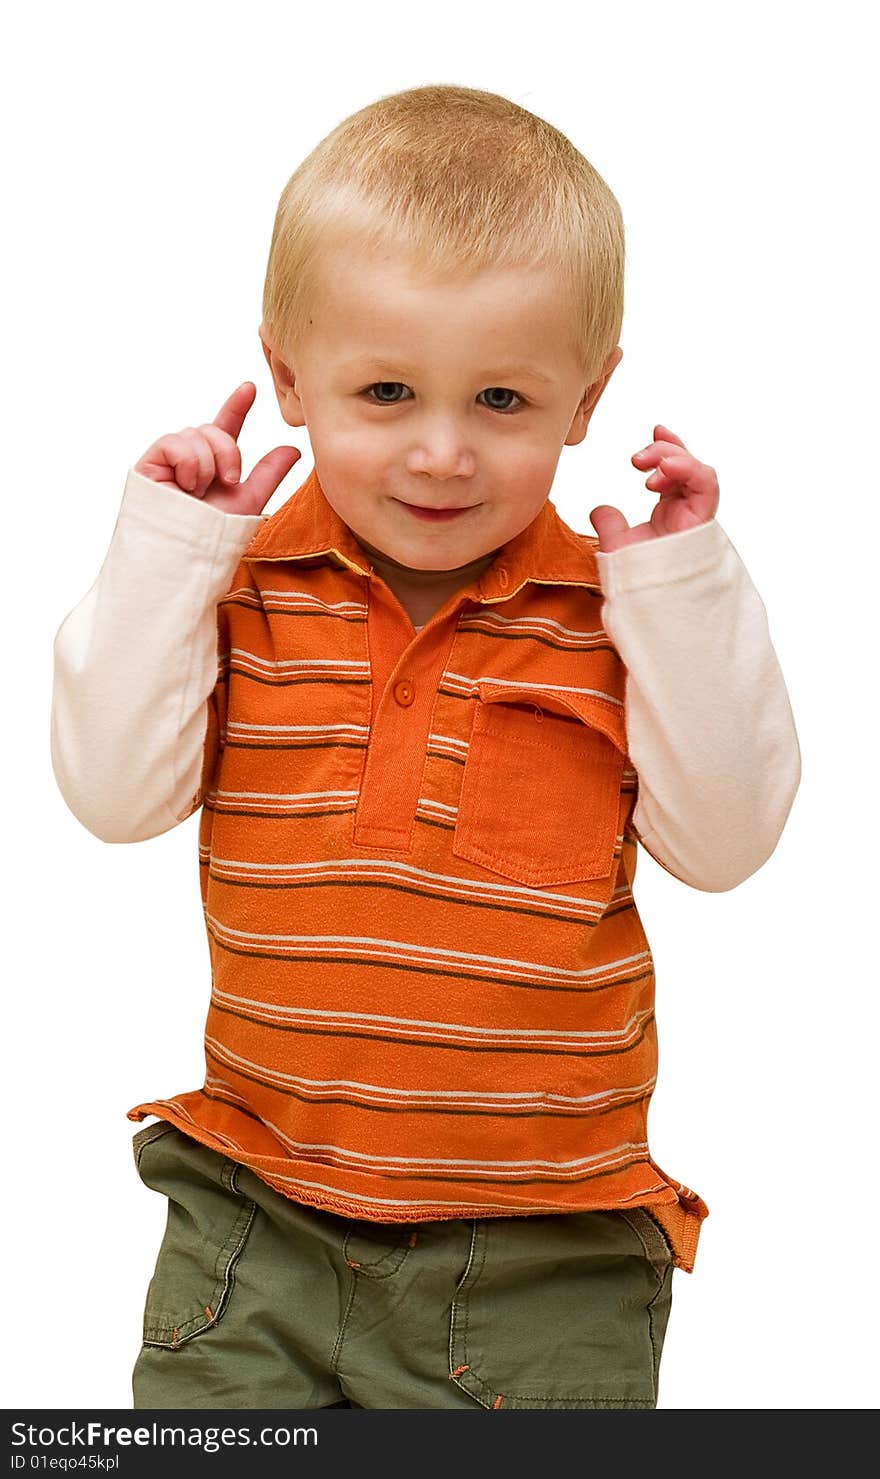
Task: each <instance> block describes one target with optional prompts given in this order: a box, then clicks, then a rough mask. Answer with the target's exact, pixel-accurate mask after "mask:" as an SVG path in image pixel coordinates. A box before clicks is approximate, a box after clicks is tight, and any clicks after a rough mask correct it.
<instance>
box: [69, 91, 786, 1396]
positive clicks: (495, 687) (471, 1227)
mask: <svg viewBox="0 0 880 1479" xmlns="http://www.w3.org/2000/svg"><path fill="white" fill-rule="evenodd" d="M623 257H624V251H623V228H622V222H621V216H620V210H619V207H618V204H617V202H616V200H615V198H614V196H613V195H612V194H611V192H610V191H609V189H608V187H607V186H606V185H605V183H604V181H603V180H602V179H601V178H600V177H599V176H598V175H597V174H596V172H595V171H594V170H593V169H592V168H591V166H590V165H589V164H588V163H587V161H586V160H585V159H584V158H583V156H582V155H580V154H579V153H578V151H577V150H576V149H574V148H573V146H572V145H571V144H570V143H569V141H568V140H567V139H566V138H564V136H563V135H561V134H560V133H558V131H557V130H555V129H554V128H552V127H551V126H550V125H549V124H548V123H546V122H544V121H543V120H541V119H540V118H537V117H536V116H535V115H533V114H531V113H528V112H526V111H525V110H524V109H522V108H521V107H519V106H517V105H516V104H514V103H513V102H510V101H508V100H507V99H505V98H502V97H498V96H496V95H494V94H491V93H485V92H479V91H476V90H474V89H470V88H460V87H452V86H448V87H447V86H430V87H425V88H417V89H413V90H411V91H408V92H404V93H400V94H396V95H393V96H391V97H388V98H382V99H380V100H379V101H378V102H376V103H374V104H371V105H370V106H368V107H366V108H364V109H362V110H361V111H360V112H358V113H356V114H354V115H353V117H351V118H350V119H347V120H345V122H343V123H342V124H340V125H339V126H338V128H336V129H335V130H334V131H333V132H332V133H331V134H330V135H329V136H328V138H327V139H325V140H324V141H323V142H322V143H321V144H320V145H319V146H318V147H317V148H316V149H315V150H314V151H313V153H312V154H311V155H310V156H309V157H308V158H307V159H306V160H305V162H304V163H303V164H302V165H301V166H300V168H299V170H298V171H297V172H296V173H295V174H294V176H293V177H292V179H291V180H290V182H289V183H288V185H287V187H286V188H285V191H284V193H283V195H282V199H281V202H280V204H279V208H278V214H277V218H276V222H275V229H274V233H273V238H272V246H271V252H270V257H269V264H268V271H267V277H266V287H265V295H264V302H263V324H262V326H261V339H262V345H263V350H264V353H265V356H266V360H267V362H268V365H269V367H270V370H271V375H272V380H273V383H274V387H275V392H276V395H277V398H278V404H279V407H280V410H281V414H282V416H283V418H284V420H285V421H286V422H287V423H288V424H289V425H291V426H306V427H307V428H308V434H309V438H310V441H311V445H312V449H313V452H314V463H315V465H314V470H313V472H312V473H311V474H310V475H309V476H308V477H307V478H306V479H305V481H304V482H303V484H302V485H301V487H300V488H298V489H297V491H296V493H295V494H294V495H293V496H292V497H291V498H290V499H288V501H287V502H286V503H284V504H283V505H282V506H281V507H280V508H279V509H278V510H277V511H276V512H275V513H273V514H272V515H271V516H266V515H264V514H262V509H263V508H264V507H265V505H266V503H267V502H268V500H269V499H270V498H271V496H272V494H273V493H274V492H275V490H276V489H277V487H278V486H279V484H280V483H281V481H282V479H283V478H284V476H285V475H286V474H287V472H288V471H289V470H290V468H291V467H292V465H293V464H294V462H295V461H296V460H297V458H298V457H299V452H298V451H297V450H296V449H295V448H293V447H283V446H282V447H277V448H275V449H274V451H272V452H270V453H269V454H268V455H267V456H266V457H264V458H263V459H262V460H261V461H260V462H259V463H258V464H257V466H256V467H255V468H254V470H253V471H252V473H251V475H250V476H249V477H248V478H245V479H242V477H241V458H240V453H239V448H238V437H239V434H240V432H241V429H242V425H243V423H244V420H245V417H246V415H247V412H248V410H249V409H250V407H251V405H252V404H253V398H254V395H255V393H256V390H255V387H254V386H253V385H252V384H251V383H250V382H246V383H245V384H244V385H242V386H240V387H239V389H238V390H236V391H235V392H233V394H232V395H230V397H229V398H228V400H227V401H226V403H225V404H224V405H223V407H222V408H221V410H220V412H219V414H218V416H217V418H216V420H215V421H213V422H208V423H205V424H204V425H202V426H199V427H189V428H187V429H185V430H184V431H182V432H180V433H178V434H171V435H166V436H163V437H161V438H160V439H159V440H158V441H156V442H154V443H153V445H152V446H151V447H150V448H149V450H148V451H147V452H146V453H145V454H144V456H143V457H142V458H141V459H140V461H139V462H138V463H137V464H136V466H135V467H133V468H132V469H131V470H130V472H129V475H128V479H127V482H126V487H125V493H124V497H123V503H122V508H121V510H120V514H119V518H118V521H117V524H116V528H115V530H114V534H113V541H112V544H111V547H110V550H109V553H108V555H107V558H106V560H105V562H104V565H103V566H102V569H101V572H100V574H99V576H98V579H97V580H96V582H95V584H94V585H93V586H92V588H91V590H90V591H89V592H88V594H87V595H86V596H85V598H84V599H83V600H82V601H81V602H80V604H79V605H78V606H77V607H76V608H75V609H74V610H73V611H72V612H71V613H70V614H69V615H68V617H67V618H66V620H65V621H64V622H63V623H62V625H61V627H60V629H59V631H58V634H57V637H56V641H55V691H54V702H53V721H52V754H53V764H54V767H55V774H56V777H57V780H58V784H59V786H60V788H61V791H62V794H63V795H64V798H65V800H66V802H67V804H68V805H69V806H70V808H71V810H72V811H73V812H74V813H75V815H76V816H77V817H78V818H79V819H80V820H81V821H82V823H83V824H84V825H85V826H86V827H87V828H89V830H90V831H92V832H93V833H95V834H96V835H97V836H99V837H102V838H104V839H106V840H107V841H110V842H133V841H137V840H140V839H141V838H146V837H152V836H156V835H158V834H159V833H161V832H164V831H166V830H168V829H169V828H170V827H172V826H175V825H176V824H177V823H179V822H182V821H184V820H185V819H186V818H187V817H188V816H190V815H191V814H192V813H193V812H194V811H195V810H196V809H197V808H198V807H199V806H201V808H202V810H201V818H200V826H199V862H200V866H201V886H202V898H203V903H204V913H205V923H206V927H207V931H208V940H209V948H210V954H211V963H212V992H211V999H210V1005H209V1008H208V1018H207V1025H206V1032H205V1055H206V1074H205V1080H204V1084H203V1086H202V1087H201V1088H199V1089H195V1090H192V1091H190V1092H186V1093H180V1094H175V1095H173V1096H172V1097H169V1098H156V1099H153V1100H150V1101H149V1102H145V1103H141V1104H138V1105H137V1106H135V1107H134V1108H133V1109H131V1110H130V1111H129V1117H130V1118H131V1119H133V1120H135V1121H140V1120H143V1119H144V1118H145V1117H147V1116H148V1115H149V1116H154V1117H156V1116H157V1117H158V1118H157V1119H155V1120H154V1122H152V1123H150V1124H148V1125H147V1126H145V1127H144V1128H142V1129H140V1130H139V1131H138V1132H137V1133H136V1134H135V1136H134V1149H135V1158H136V1163H137V1165H138V1168H139V1171H140V1175H141V1177H142V1178H143V1180H144V1182H145V1183H146V1184H147V1185H148V1186H150V1187H152V1188H154V1189H156V1190H157V1191H159V1192H161V1193H162V1194H163V1195H165V1196H167V1198H168V1221H167V1228H166V1232H165V1235H164V1238H163V1241H162V1245H161V1249H160V1251H159V1256H158V1260H157V1263H156V1269H155V1274H154V1277H153V1279H152V1282H151V1284H150V1287H149V1292H148V1296H147V1301H146V1310H145V1318H144V1333H143V1335H144V1338H143V1346H142V1349H141V1351H140V1354H139V1356H138V1358H137V1362H136V1365H135V1370H134V1401H135V1406H136V1407H141V1408H148V1407H181V1408H182V1407H191V1408H195V1407H218V1406H223V1407H239V1408H249V1407H250V1408H272V1407H278V1408H313V1407H320V1406H334V1405H343V1406H348V1405H351V1406H359V1407H373V1408H382V1407H384V1408H405V1407H421V1408H436V1407H442V1408H474V1407H484V1408H492V1409H498V1408H500V1409H507V1408H517V1407H538V1408H616V1407H632V1408H652V1407H655V1406H656V1403H657V1380H658V1369H659V1362H660V1355H661V1350H662V1346H663V1340H664V1334H665V1330H666V1323H667V1318H668V1313H669V1308H670V1299H671V1281H672V1271H673V1267H678V1268H680V1269H683V1270H687V1271H690V1270H692V1268H693V1264H694V1255H695V1251H696V1246H697V1239H698V1234H699V1229H700V1224H701V1220H702V1219H703V1218H704V1217H705V1215H706V1212H707V1208H706V1206H705V1203H704V1202H703V1201H702V1199H701V1198H700V1197H699V1196H698V1195H697V1194H696V1193H695V1192H694V1191H692V1190H690V1189H689V1188H688V1187H686V1186H684V1185H683V1184H682V1183H680V1182H679V1181H677V1180H675V1179H674V1178H673V1177H672V1176H669V1175H667V1174H666V1173H665V1172H664V1171H662V1170H661V1169H660V1168H659V1166H658V1165H657V1164H656V1163H655V1161H654V1160H653V1159H652V1157H651V1154H650V1151H649V1148H648V1144H647V1129H646V1126H647V1111H648V1104H649V1100H650V1097H651V1092H652V1089H653V1086H654V1083H655V1076H656V1034H655V1025H654V972H653V961H652V956H651V951H650V947H649V945H648V941H647V939H646V938H645V935H644V932H643V930H642V926H641V922H640V919H639V914H638V910H637V908H636V904H635V902H634V899H633V895H632V884H633V879H634V876H635V868H636V852H637V841H638V840H640V841H641V842H642V843H643V845H645V846H646V847H647V848H648V850H649V851H650V853H651V854H652V855H653V856H654V857H655V858H656V859H657V861H658V862H659V863H660V864H661V865H662V866H663V867H664V868H667V869H668V870H669V871H670V872H672V873H673V874H674V875H675V876H676V877H677V878H680V879H681V880H682V881H683V882H685V883H688V884H690V885H691V886H692V887H693V888H696V889H702V890H709V891H717V890H725V889H730V888H734V887H735V886H736V885H737V884H738V883H740V882H741V881H742V880H743V879H745V878H747V877H748V876H749V875H750V874H752V873H753V872H754V871H755V870H756V869H758V868H759V867H761V865H762V864H763V863H764V862H765V861H766V860H767V858H768V857H769V856H770V854H771V853H772V851H773V849H774V847H775V845H776V843H777V841H778V839H779V836H780V834H781V831H782V828H783V826H784V823H785V820H786V817H787V815H788V812H789V809H790V807H791V804H792V800H793V798H794V795H795V792H796V789H797V785H798V781H799V774H800V763H799V761H800V757H799V749H798V743H797V737H796V733H795V728H794V723H793V719H792V714H791V709H790V706H789V702H788V697H787V694H786V690H785V685H784V682H783V678H782V674H781V672H780V669H779V664H778V662H777V659H776V655H775V653H774V650H773V647H772V645H771V642H770V638H769V633H768V628H767V621H766V613H765V610H764V606H763V604H762V602H761V600H760V597H759V596H758V594H757V592H756V590H755V588H754V586H753V585H752V583H751V581H750V579H749V577H748V574H747V572H746V570H745V568H744V566H743V564H742V562H741V560H740V558H739V556H738V554H737V553H736V551H735V550H734V549H733V547H732V545H731V544H730V542H729V540H728V539H727V537H726V535H725V534H724V532H723V530H722V529H721V527H720V525H719V524H718V523H717V521H716V519H715V513H716V509H717V507H718V496H719V495H718V484H717V480H716V477H715V473H714V471H713V469H712V468H711V467H710V466H707V465H706V464H705V463H702V462H700V461H698V460H697V459H696V457H694V456H693V455H692V454H691V453H690V452H689V451H688V449H687V448H686V447H685V445H684V443H683V442H682V441H681V440H680V439H679V437H678V436H677V435H676V434H675V433H674V432H673V431H671V430H670V429H668V428H667V427H664V426H662V425H657V426H655V427H654V437H653V440H652V441H651V442H650V444H649V445H648V446H647V447H645V448H644V449H643V450H642V451H641V452H638V453H636V454H635V455H634V456H633V459H632V460H633V462H634V464H635V465H636V467H637V468H639V469H640V470H642V471H644V472H650V476H649V477H648V479H647V487H648V488H649V490H651V491H652V492H653V493H655V494H656V495H657V497H658V501H657V502H656V504H655V506H654V508H653V511H652V513H651V516H650V519H649V520H648V521H647V522H645V523H643V524H639V525H637V526H635V527H634V528H629V527H628V525H627V522H626V520H625V518H624V517H623V515H622V514H621V513H620V512H619V511H618V510H616V509H615V508H613V507H610V506H607V505H599V506H597V507H596V508H594V509H593V510H592V513H591V515H590V518H591V520H592V523H593V525H594V527H595V529H596V531H597V533H598V539H596V538H595V537H593V536H589V535H586V534H583V533H578V532H576V531H574V530H573V529H571V528H569V527H568V525H566V524H565V523H564V522H563V520H562V519H561V518H560V517H559V515H558V514H557V512H556V509H555V507H554V505H553V504H552V503H551V502H550V499H549V496H548V495H549V492H550V488H551V485H552V481H553V476H554V472H555V469H556V465H557V462H558V459H559V455H560V453H561V450H562V447H563V446H564V445H566V446H568V445H574V444H576V443H579V442H581V441H583V439H584V437H585V435H586V431H587V426H588V423H589V420H590V417H591V416H592V413H593V411H594V409H595V407H596V404H597V402H598V400H599V397H600V396H601V394H602V391H603V390H604V388H605V386H606V385H607V383H608V380H609V378H610V376H611V374H612V373H613V371H614V369H615V368H616V366H617V364H618V363H619V362H620V359H621V350H620V348H619V346H618V344H617V339H618V336H619V332H620V325H621V320H622V304H623Z"/></svg>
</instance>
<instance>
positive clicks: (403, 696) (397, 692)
mask: <svg viewBox="0 0 880 1479" xmlns="http://www.w3.org/2000/svg"><path fill="white" fill-rule="evenodd" d="M415 696H416V691H415V689H414V688H413V686H412V684H411V683H406V682H401V683H395V685H394V697H395V698H396V699H397V702H398V703H399V704H402V705H403V707H404V708H407V707H408V706H409V704H411V703H412V701H413V699H414V698H415Z"/></svg>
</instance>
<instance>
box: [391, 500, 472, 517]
mask: <svg viewBox="0 0 880 1479" xmlns="http://www.w3.org/2000/svg"><path fill="white" fill-rule="evenodd" d="M394 501H395V503H399V504H400V506H401V508H405V509H408V510H409V512H410V513H411V514H414V515H415V517H416V518H417V519H427V520H428V521H429V522H430V521H437V522H439V523H442V522H443V521H444V520H445V519H456V518H458V516H459V515H460V514H466V513H467V512H468V510H469V509H470V508H475V507H476V504H467V505H465V506H464V507H463V508H424V507H422V506H421V505H419V504H417V503H404V501H403V499H402V498H396V499H395V500H394Z"/></svg>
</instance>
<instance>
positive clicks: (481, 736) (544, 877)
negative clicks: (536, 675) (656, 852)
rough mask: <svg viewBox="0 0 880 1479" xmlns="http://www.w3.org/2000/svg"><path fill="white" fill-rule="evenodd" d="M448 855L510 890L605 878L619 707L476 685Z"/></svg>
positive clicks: (619, 746) (617, 773)
mask: <svg viewBox="0 0 880 1479" xmlns="http://www.w3.org/2000/svg"><path fill="white" fill-rule="evenodd" d="M479 690H480V697H479V700H478V702H477V703H476V704H475V706H474V718H473V727H472V730H471V738H470V746H469V749H468V753H467V759H466V760H465V766H464V774H463V777H462V785H461V795H460V798H459V803H458V815H457V819H456V826H455V836H454V839H453V844H452V851H453V853H454V854H455V856H456V857H459V858H464V859H466V860H467V861H469V862H473V863H479V864H481V865H482V866H483V867H484V868H490V869H492V870H493V871H494V872H496V873H501V874H503V875H504V876H505V877H507V878H512V879H514V880H515V881H516V882H518V883H525V884H532V885H536V886H541V885H543V884H547V885H552V884H559V883H576V882H579V881H580V880H582V879H592V878H607V877H609V875H610V874H611V871H612V868H613V866H614V849H615V843H616V840H617V829H618V817H619V810H620V785H621V779H622V775H623V767H624V761H625V757H626V731H625V726H624V719H623V710H622V707H621V709H620V711H619V712H618V711H616V710H615V709H613V708H612V706H611V705H610V704H607V703H605V702H603V701H602V700H601V699H593V698H591V697H590V696H589V695H584V694H568V693H566V694H559V693H556V692H551V691H550V690H543V689H537V688H530V689H529V690H528V691H526V690H524V689H522V688H518V687H517V686H516V685H515V684H510V683H490V682H481V683H480V684H479Z"/></svg>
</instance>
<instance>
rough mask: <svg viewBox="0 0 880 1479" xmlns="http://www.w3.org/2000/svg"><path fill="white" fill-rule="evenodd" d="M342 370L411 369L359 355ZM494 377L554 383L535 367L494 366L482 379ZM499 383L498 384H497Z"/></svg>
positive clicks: (407, 372)
mask: <svg viewBox="0 0 880 1479" xmlns="http://www.w3.org/2000/svg"><path fill="white" fill-rule="evenodd" d="M342 368H343V369H344V370H359V371H360V372H361V373H362V374H365V373H366V372H367V370H369V369H373V370H386V371H387V370H390V371H392V372H393V371H396V370H400V371H401V372H402V373H403V374H404V375H412V374H413V373H414V371H413V367H412V366H411V365H408V364H407V363H406V362H405V361H404V360H397V361H392V360H390V359H377V358H375V357H374V356H372V355H368V354H365V355H360V356H359V357H358V358H357V359H353V360H348V361H347V362H346V363H345V364H344V365H343V366H342ZM495 376H502V377H505V376H509V377H511V378H513V379H529V380H540V382H541V384H542V385H553V384H554V383H555V382H554V380H553V378H552V376H550V375H545V374H544V372H543V370H539V369H538V367H537V365H502V366H500V367H498V366H496V368H495V369H494V370H487V371H485V372H484V374H483V376H482V377H481V378H482V379H485V380H487V381H489V380H493V379H494V377H495ZM499 383H500V382H499Z"/></svg>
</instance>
